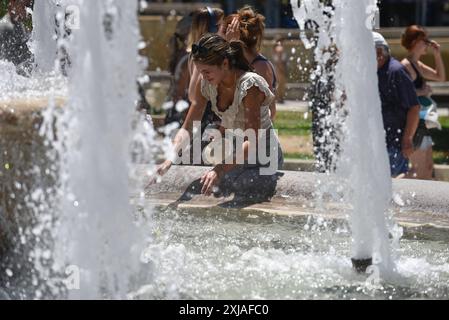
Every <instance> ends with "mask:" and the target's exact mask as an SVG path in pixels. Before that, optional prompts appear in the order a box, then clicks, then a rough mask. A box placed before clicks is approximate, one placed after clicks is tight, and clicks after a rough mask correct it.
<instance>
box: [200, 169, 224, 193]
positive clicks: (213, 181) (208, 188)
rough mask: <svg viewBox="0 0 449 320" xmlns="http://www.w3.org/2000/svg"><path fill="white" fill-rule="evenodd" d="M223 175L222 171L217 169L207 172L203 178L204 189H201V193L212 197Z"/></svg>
mask: <svg viewBox="0 0 449 320" xmlns="http://www.w3.org/2000/svg"><path fill="white" fill-rule="evenodd" d="M221 175H222V171H221V170H220V169H218V168H217V167H215V168H214V169H212V170H211V171H209V172H207V173H206V174H204V175H203V176H202V177H201V180H200V182H201V184H202V185H203V188H202V189H201V193H202V194H204V195H206V196H210V195H211V194H212V192H213V191H214V188H215V187H216V186H217V185H218V183H219V182H220V179H221Z"/></svg>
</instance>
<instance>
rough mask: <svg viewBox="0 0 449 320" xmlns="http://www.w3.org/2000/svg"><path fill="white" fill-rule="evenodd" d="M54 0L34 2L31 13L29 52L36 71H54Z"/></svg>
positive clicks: (55, 45)
mask: <svg viewBox="0 0 449 320" xmlns="http://www.w3.org/2000/svg"><path fill="white" fill-rule="evenodd" d="M57 9H58V8H57V3H56V0H40V1H35V3H34V11H33V34H32V42H31V46H30V47H31V51H32V52H33V55H34V61H35V63H36V65H37V66H38V69H39V70H40V71H42V72H51V71H53V70H54V67H55V61H56V55H57V50H58V48H57V34H56V12H57Z"/></svg>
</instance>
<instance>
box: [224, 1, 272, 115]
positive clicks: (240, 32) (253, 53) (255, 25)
mask: <svg viewBox="0 0 449 320" xmlns="http://www.w3.org/2000/svg"><path fill="white" fill-rule="evenodd" d="M224 29H226V31H225V34H224V36H225V38H226V40H228V41H230V40H240V41H242V42H243V43H244V44H245V58H246V59H247V60H248V61H249V62H250V65H251V67H252V68H253V69H254V72H256V73H257V74H259V75H261V76H262V77H264V79H265V80H266V81H267V83H268V84H269V86H270V90H271V91H272V92H273V93H274V94H275V95H276V89H277V87H278V76H277V74H276V70H275V68H274V66H273V64H272V63H271V62H270V61H269V60H268V59H267V58H266V57H264V56H263V55H262V54H261V53H260V48H261V45H262V41H263V38H264V33H265V17H264V16H263V15H261V14H259V13H257V12H256V11H255V10H254V9H253V8H251V7H250V6H245V7H243V8H241V9H240V10H239V11H238V12H237V13H236V14H231V15H229V16H228V17H226V19H225V21H224ZM270 113H271V119H272V120H274V119H275V117H276V101H273V103H272V104H271V106H270Z"/></svg>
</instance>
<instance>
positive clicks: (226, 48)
mask: <svg viewBox="0 0 449 320" xmlns="http://www.w3.org/2000/svg"><path fill="white" fill-rule="evenodd" d="M243 48H244V44H243V42H242V41H231V42H228V41H226V40H225V39H223V38H222V37H220V36H219V35H217V34H210V33H209V34H206V35H204V36H203V37H202V38H201V39H200V41H198V43H196V44H194V45H193V46H192V52H191V58H192V60H193V62H200V63H203V64H207V65H211V66H221V65H222V64H223V61H224V60H225V59H228V61H229V65H230V67H231V68H232V69H240V70H243V71H253V69H252V68H251V66H250V64H249V62H248V60H246V58H245V55H244V51H243Z"/></svg>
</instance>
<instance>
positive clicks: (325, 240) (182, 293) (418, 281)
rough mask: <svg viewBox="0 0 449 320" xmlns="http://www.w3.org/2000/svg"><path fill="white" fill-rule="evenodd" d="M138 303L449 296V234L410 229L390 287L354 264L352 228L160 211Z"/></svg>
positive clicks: (136, 295) (212, 212) (246, 215)
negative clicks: (149, 278) (147, 280)
mask: <svg viewBox="0 0 449 320" xmlns="http://www.w3.org/2000/svg"><path fill="white" fill-rule="evenodd" d="M154 219H155V221H154V223H155V225H156V226H157V227H155V228H154V230H153V238H154V243H153V244H152V245H151V246H149V247H148V248H147V249H146V251H145V254H144V257H145V259H146V260H148V261H149V265H148V268H149V269H151V270H152V272H153V273H154V276H155V278H154V279H155V280H154V283H151V284H149V285H148V286H143V287H142V288H141V289H140V291H138V292H134V293H133V294H131V295H130V297H133V298H157V299H159V298H189V299H409V298H410V299H423V298H424V299H447V298H449V248H448V242H449V235H448V234H447V232H438V230H427V231H426V232H425V233H419V232H417V231H414V230H408V231H407V232H406V237H405V238H404V239H402V241H401V249H400V250H399V251H398V252H395V255H397V256H398V258H397V268H398V273H399V274H398V275H396V277H395V278H393V279H390V280H389V281H388V282H385V281H381V280H379V278H377V277H376V274H357V273H355V272H354V270H353V269H352V266H351V261H350V259H349V256H350V252H351V251H350V250H351V249H350V246H349V243H350V241H351V240H350V239H351V237H350V233H349V231H348V226H347V224H346V223H342V222H341V221H340V222H338V221H326V220H323V219H317V218H312V217H309V218H301V217H279V216H272V215H268V214H265V215H264V214H260V213H255V212H249V213H242V212H238V211H236V210H234V211H233V210H230V211H224V210H223V211H222V212H217V209H211V210H207V211H206V210H199V209H189V210H181V209H179V210H173V209H168V210H157V212H156V213H155V215H154Z"/></svg>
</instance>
